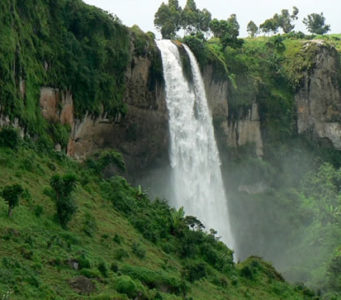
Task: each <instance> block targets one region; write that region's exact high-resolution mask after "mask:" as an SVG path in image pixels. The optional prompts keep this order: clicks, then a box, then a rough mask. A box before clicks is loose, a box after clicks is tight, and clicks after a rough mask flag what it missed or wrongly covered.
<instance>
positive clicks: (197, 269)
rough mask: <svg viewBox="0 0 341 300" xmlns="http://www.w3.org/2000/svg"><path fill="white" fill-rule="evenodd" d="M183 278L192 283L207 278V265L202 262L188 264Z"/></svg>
mask: <svg viewBox="0 0 341 300" xmlns="http://www.w3.org/2000/svg"><path fill="white" fill-rule="evenodd" d="M183 276H184V277H185V279H187V280H188V281H190V282H194V281H196V280H199V279H201V278H204V277H206V276H207V269H206V265H205V264H204V263H202V262H199V263H187V264H186V265H185V267H184V270H183Z"/></svg>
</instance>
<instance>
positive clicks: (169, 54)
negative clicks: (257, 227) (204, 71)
mask: <svg viewBox="0 0 341 300" xmlns="http://www.w3.org/2000/svg"><path fill="white" fill-rule="evenodd" d="M157 45H158V47H159V49H160V51H161V55H162V63H163V72H164V78H165V82H166V101H167V108H168V112H169V130H170V138H171V143H170V144H171V149H170V161H171V167H172V172H173V173H172V180H173V182H172V183H171V184H172V189H173V192H174V196H173V198H174V199H172V201H173V204H174V205H175V206H176V207H178V208H179V207H181V206H183V207H184V209H185V212H186V213H187V214H188V215H193V216H196V217H198V219H199V220H200V221H202V222H203V223H204V225H205V226H206V228H207V229H209V228H214V229H215V230H217V231H218V236H221V237H222V241H224V242H225V243H226V244H227V245H228V246H229V247H230V248H232V249H234V250H236V249H235V244H234V240H233V237H232V233H231V228H230V221H229V213H228V207H227V198H226V196H225V191H224V187H223V181H222V176H221V170H220V159H219V153H218V149H217V145H216V141H215V138H214V131H213V125H212V117H211V114H210V111H209V108H208V104H207V99H206V94H205V88H204V83H203V80H202V77H201V73H200V70H199V67H198V64H197V62H196V59H195V57H194V55H193V54H192V52H191V51H190V50H189V49H188V48H187V46H185V50H186V52H187V54H188V56H189V58H190V62H191V69H192V74H193V83H189V82H188V81H187V80H186V78H185V77H184V75H183V71H182V64H181V59H180V54H179V51H178V48H177V46H176V45H174V44H173V43H172V42H171V41H169V40H161V41H157Z"/></svg>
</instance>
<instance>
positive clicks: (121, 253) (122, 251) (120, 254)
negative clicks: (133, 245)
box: [114, 248, 129, 260]
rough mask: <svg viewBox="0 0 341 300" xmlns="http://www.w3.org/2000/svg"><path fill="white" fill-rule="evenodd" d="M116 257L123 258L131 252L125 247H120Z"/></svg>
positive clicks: (115, 254)
mask: <svg viewBox="0 0 341 300" xmlns="http://www.w3.org/2000/svg"><path fill="white" fill-rule="evenodd" d="M114 257H115V259H117V260H122V259H123V258H127V257H129V254H128V252H127V251H125V250H124V249H123V248H119V249H117V250H116V251H115V253H114Z"/></svg>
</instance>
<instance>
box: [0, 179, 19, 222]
mask: <svg viewBox="0 0 341 300" xmlns="http://www.w3.org/2000/svg"><path fill="white" fill-rule="evenodd" d="M23 191H24V190H23V188H22V186H21V185H20V184H12V185H6V186H5V187H4V189H3V190H2V192H1V196H2V198H4V200H5V202H7V204H8V216H9V217H10V216H11V215H12V210H13V208H14V207H16V206H18V205H19V197H20V195H21V194H22V193H23Z"/></svg>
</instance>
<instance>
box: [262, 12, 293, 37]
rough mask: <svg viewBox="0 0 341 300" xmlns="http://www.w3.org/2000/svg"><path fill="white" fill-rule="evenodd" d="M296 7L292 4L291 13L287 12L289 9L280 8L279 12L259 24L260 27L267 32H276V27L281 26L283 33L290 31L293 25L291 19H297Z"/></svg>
mask: <svg viewBox="0 0 341 300" xmlns="http://www.w3.org/2000/svg"><path fill="white" fill-rule="evenodd" d="M298 12H299V10H298V8H297V7H296V6H294V7H293V8H292V13H291V14H290V13H289V10H287V9H282V11H281V14H275V15H274V16H273V17H272V18H271V19H267V20H265V22H264V23H263V24H261V25H260V28H261V29H262V31H263V32H265V33H269V32H271V31H272V32H273V33H277V31H278V29H279V28H281V29H282V30H283V32H284V33H289V32H291V31H292V30H293V29H294V28H295V25H293V24H292V22H293V21H295V20H297V18H298V17H297V15H298Z"/></svg>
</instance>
